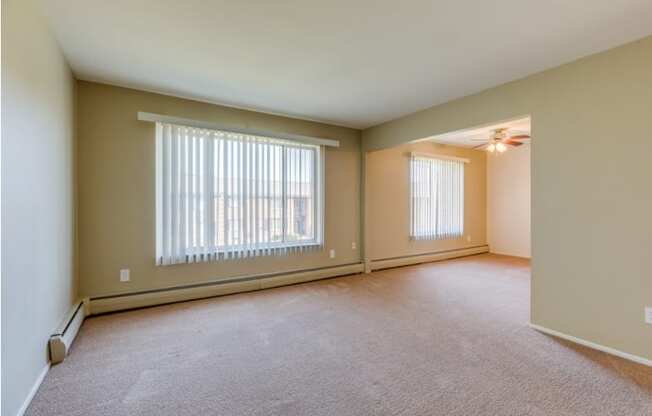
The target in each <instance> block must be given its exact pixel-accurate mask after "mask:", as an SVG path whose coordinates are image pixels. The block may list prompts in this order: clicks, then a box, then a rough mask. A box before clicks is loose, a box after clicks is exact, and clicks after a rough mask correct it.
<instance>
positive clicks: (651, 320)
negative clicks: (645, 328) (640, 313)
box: [645, 306, 652, 324]
mask: <svg viewBox="0 0 652 416" xmlns="http://www.w3.org/2000/svg"><path fill="white" fill-rule="evenodd" d="M645 323H646V324H652V306H646V307H645Z"/></svg>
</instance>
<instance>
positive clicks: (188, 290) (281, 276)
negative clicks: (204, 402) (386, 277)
mask: <svg viewBox="0 0 652 416" xmlns="http://www.w3.org/2000/svg"><path fill="white" fill-rule="evenodd" d="M363 271H364V265H363V263H352V264H346V265H341V266H334V267H323V268H317V269H310V270H301V271H290V272H282V273H268V274H260V275H251V276H243V277H237V278H233V279H227V280H220V281H214V282H207V283H199V284H194V285H185V286H174V287H169V288H163V289H153V290H147V291H140V292H132V293H123V294H117V295H109V296H98V297H91V298H90V305H89V313H90V314H91V315H96V314H101V313H108V312H115V311H121V310H127V309H136V308H143V307H146V306H154V305H163V304H166V303H175V302H182V301H186V300H195V299H203V298H210V297H214V296H222V295H231V294H235V293H242V292H252V291H256V290H261V289H269V288H273V287H278V286H287V285H292V284H296V283H303V282H310V281H313V280H320V279H327V278H330V277H337V276H344V275H349V274H356V273H362V272H363Z"/></svg>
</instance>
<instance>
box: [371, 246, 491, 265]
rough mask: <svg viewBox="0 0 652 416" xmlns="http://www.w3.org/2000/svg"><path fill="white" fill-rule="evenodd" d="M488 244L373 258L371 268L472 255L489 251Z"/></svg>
mask: <svg viewBox="0 0 652 416" xmlns="http://www.w3.org/2000/svg"><path fill="white" fill-rule="evenodd" d="M488 252H489V246H488V245H480V246H473V247H465V248H457V249H452V250H443V251H436V252H432V253H424V254H416V255H413V256H401V257H392V258H387V259H379V260H371V262H370V264H369V269H370V270H371V271H373V270H381V269H389V268H391V267H400V266H408V265H411V264H419V263H429V262H432V261H440V260H448V259H454V258H457V257H466V256H472V255H474V254H482V253H488Z"/></svg>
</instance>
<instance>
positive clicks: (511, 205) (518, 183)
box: [487, 144, 531, 257]
mask: <svg viewBox="0 0 652 416" xmlns="http://www.w3.org/2000/svg"><path fill="white" fill-rule="evenodd" d="M530 212H531V207H530V146H529V145H527V144H526V145H523V146H519V147H510V148H509V150H508V151H507V152H504V153H499V152H493V153H487V242H488V243H489V247H490V249H491V252H492V253H496V254H506V255H509V256H518V257H530Z"/></svg>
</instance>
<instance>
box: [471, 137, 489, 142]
mask: <svg viewBox="0 0 652 416" xmlns="http://www.w3.org/2000/svg"><path fill="white" fill-rule="evenodd" d="M470 140H471V141H472V142H486V141H487V138H486V137H478V138H476V139H470Z"/></svg>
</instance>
